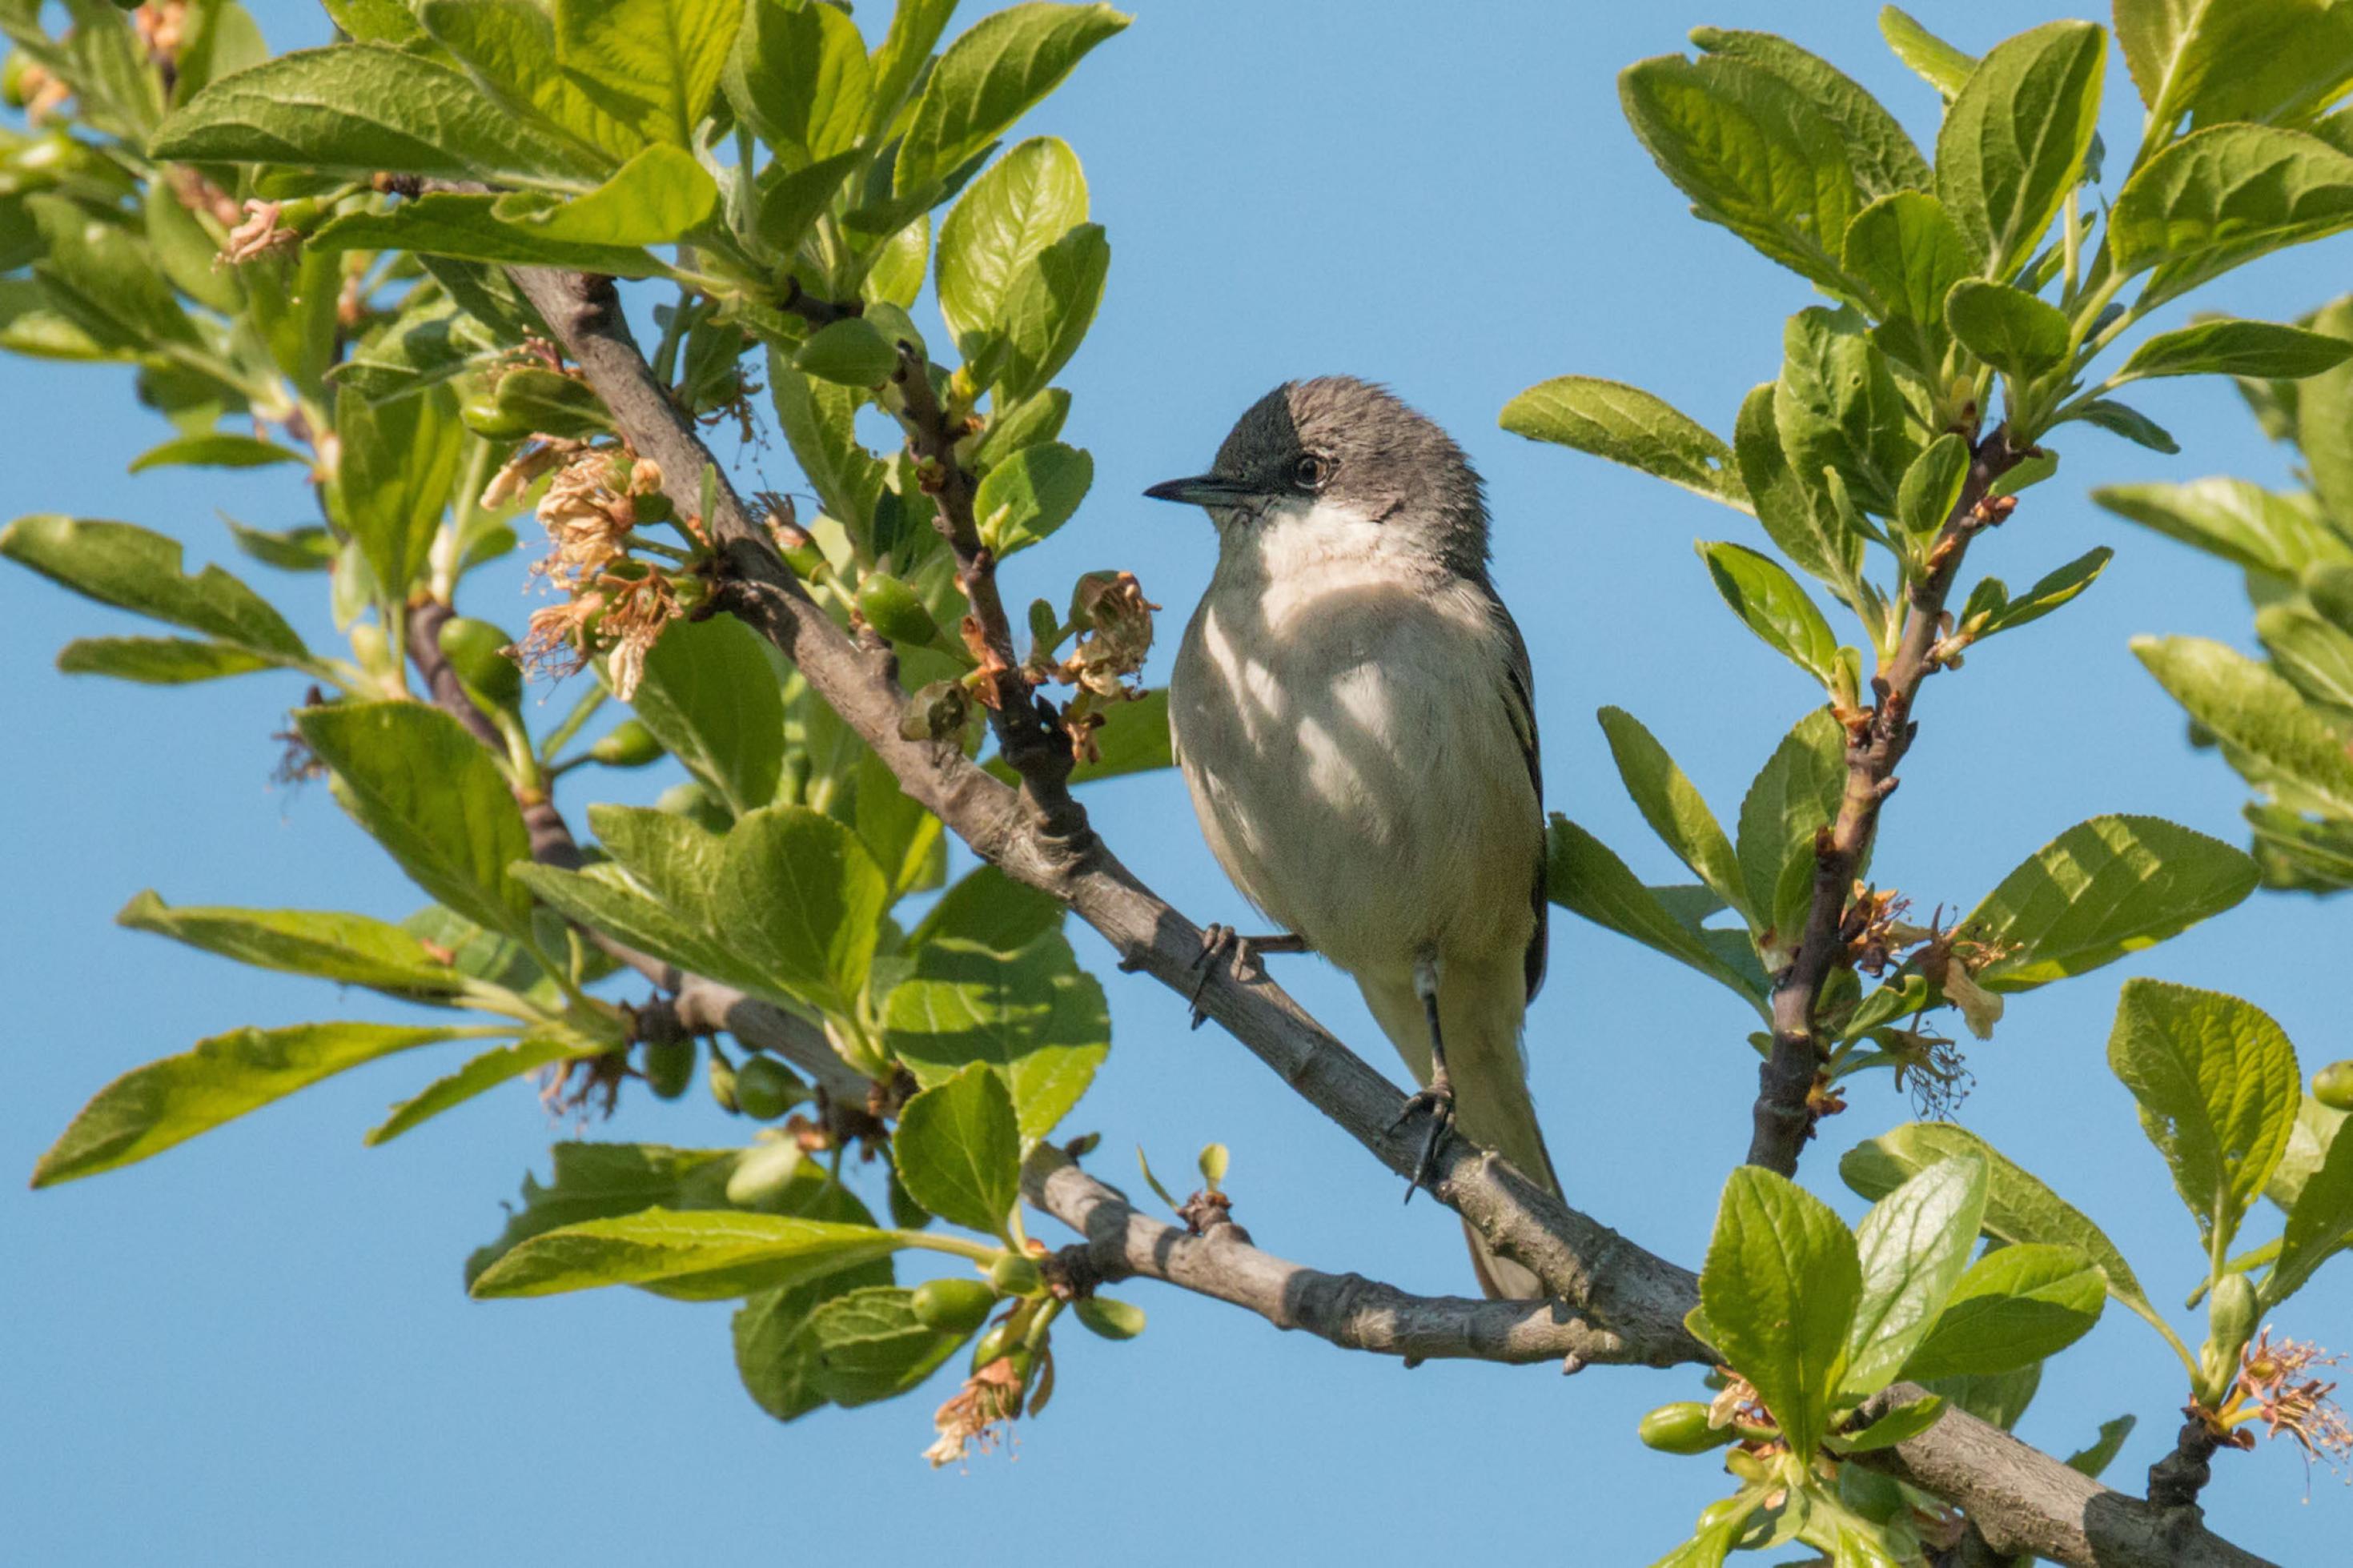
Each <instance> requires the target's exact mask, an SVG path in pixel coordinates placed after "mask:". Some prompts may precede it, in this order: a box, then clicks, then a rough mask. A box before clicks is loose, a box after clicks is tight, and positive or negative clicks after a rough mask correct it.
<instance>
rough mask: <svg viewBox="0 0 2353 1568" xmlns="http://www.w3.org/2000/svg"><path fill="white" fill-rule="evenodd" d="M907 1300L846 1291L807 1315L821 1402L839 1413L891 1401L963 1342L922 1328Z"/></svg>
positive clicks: (901, 1293) (900, 1293) (886, 1290)
mask: <svg viewBox="0 0 2353 1568" xmlns="http://www.w3.org/2000/svg"><path fill="white" fill-rule="evenodd" d="M913 1295H914V1292H913V1291H911V1290H902V1289H898V1288H896V1287H893V1286H884V1287H871V1288H869V1289H863V1290H852V1291H849V1292H848V1293H847V1294H845V1295H840V1296H837V1297H835V1298H834V1299H833V1300H830V1301H828V1302H826V1303H825V1305H823V1306H821V1307H819V1308H818V1310H816V1312H815V1313H814V1314H812V1315H811V1317H810V1319H809V1333H810V1336H811V1337H812V1338H814V1339H815V1340H816V1342H817V1369H816V1384H817V1386H818V1390H819V1391H821V1392H822V1393H823V1394H824V1395H825V1397H827V1398H828V1399H830V1400H832V1401H833V1402H834V1403H835V1404H836V1405H842V1406H844V1407H849V1406H852V1405H869V1404H871V1403H873V1402H874V1401H876V1400H878V1399H891V1398H894V1397H896V1396H897V1395H899V1394H904V1393H906V1392H907V1391H908V1390H910V1389H912V1388H913V1387H915V1386H916V1385H917V1384H920V1383H922V1382H923V1380H924V1379H925V1378H927V1377H929V1376H931V1375H932V1373H934V1372H935V1371H937V1370H938V1368H939V1364H940V1363H942V1362H944V1361H945V1360H947V1358H948V1352H951V1351H953V1350H955V1348H956V1346H957V1345H958V1344H960V1343H962V1342H963V1339H962V1336H960V1335H957V1334H950V1333H943V1332H942V1331H939V1330H937V1329H934V1328H927V1327H925V1326H924V1324H923V1321H921V1320H920V1319H918V1318H917V1317H916V1316H915V1311H914V1308H913V1305H912V1301H913Z"/></svg>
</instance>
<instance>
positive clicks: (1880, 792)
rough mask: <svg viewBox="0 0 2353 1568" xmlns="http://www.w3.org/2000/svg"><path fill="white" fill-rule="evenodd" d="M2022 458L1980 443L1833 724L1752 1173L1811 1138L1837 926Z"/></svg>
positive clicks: (1843, 936)
mask: <svg viewBox="0 0 2353 1568" xmlns="http://www.w3.org/2000/svg"><path fill="white" fill-rule="evenodd" d="M2026 456H2028V454H2027V453H2026V452H2024V451H2021V450H2019V449H2018V448H2015V447H2011V446H2010V437H2009V432H2008V430H2007V429H2006V428H1997V429H1995V430H1994V432H1993V433H1992V434H1991V435H1989V436H1988V437H1986V438H1985V439H1984V440H1982V441H1980V442H1978V445H1977V449H1976V450H1975V451H1974V452H1973V453H1972V454H1971V456H1970V461H1969V469H1968V476H1967V478H1966V479H1964V480H1963V482H1962V486H1961V495H1960V500H1957V502H1955V503H1954V506H1953V510H1952V513H1951V515H1950V516H1949V517H1947V519H1946V520H1945V525H1944V527H1943V528H1941V529H1939V530H1938V531H1937V533H1936V540H1935V541H1934V542H1932V543H1931V544H1930V545H1929V547H1928V556H1927V564H1926V571H1925V572H1923V573H1922V574H1921V575H1920V576H1919V577H1918V578H1917V579H1916V580H1915V582H1914V583H1913V584H1912V588H1911V595H1910V598H1909V602H1908V603H1907V604H1906V605H1905V615H1904V626H1903V629H1902V632H1901V634H1900V635H1899V637H1898V639H1897V643H1896V647H1895V653H1894V657H1893V658H1890V659H1889V660H1888V661H1887V662H1886V664H1885V665H1884V666H1883V667H1882V668H1881V669H1880V670H1879V673H1878V674H1877V675H1875V676H1873V678H1872V682H1871V689H1872V693H1873V697H1874V698H1875V699H1876V701H1875V702H1874V703H1873V706H1872V707H1871V709H1870V710H1868V711H1867V712H1864V713H1862V714H1859V715H1855V716H1852V718H1849V717H1848V716H1846V715H1841V718H1846V719H1847V747H1846V788H1845V792H1844V794H1843V795H1841V797H1840V800H1839V808H1838V816H1836V817H1835V818H1834V819H1833V820H1832V821H1831V823H1830V825H1829V826H1826V827H1824V828H1823V829H1822V830H1821V832H1820V835H1819V836H1818V837H1816V839H1815V841H1814V858H1815V863H1814V893H1813V901H1812V903H1811V904H1810V906H1809V907H1808V909H1807V911H1806V924H1805V931H1804V933H1803V935H1802V936H1801V937H1800V938H1799V942H1798V947H1797V954H1796V956H1795V957H1794V958H1792V959H1791V960H1790V961H1789V966H1788V968H1787V969H1785V970H1783V971H1782V972H1781V973H1779V974H1778V975H1777V976H1775V978H1774V982H1773V1000H1772V1007H1773V1049H1772V1052H1771V1054H1770V1055H1769V1056H1767V1058H1766V1060H1765V1063H1764V1065H1763V1066H1762V1067H1760V1068H1757V1104H1756V1107H1755V1110H1754V1111H1753V1112H1752V1120H1753V1121H1754V1124H1755V1125H1754V1127H1753V1129H1752V1131H1751V1132H1750V1135H1749V1142H1748V1163H1750V1164H1752V1165H1763V1166H1765V1167H1766V1168H1767V1169H1768V1170H1773V1171H1778V1172H1779V1173H1781V1174H1783V1175H1785V1176H1793V1175H1795V1174H1797V1172H1798V1154H1799V1151H1800V1150H1802V1149H1803V1148H1804V1147H1805V1144H1806V1141H1807V1140H1808V1139H1810V1138H1811V1137H1812V1136H1813V1135H1814V1121H1815V1118H1816V1111H1815V1109H1814V1105H1815V1100H1814V1093H1815V1089H1816V1087H1817V1082H1818V1079H1819V1078H1820V1072H1821V1067H1822V1062H1823V1059H1824V1052H1823V1050H1822V1047H1821V1042H1820V1040H1819V1039H1818V1038H1817V1037H1816V1036H1815V1032H1814V1029H1815V1023H1814V1009H1815V1008H1816V1007H1817V1006H1818V1005H1820V1002H1821V995H1822V987H1823V985H1824V984H1827V983H1828V982H1829V980H1830V977H1831V974H1832V973H1834V972H1835V971H1837V970H1838V969H1840V968H1842V967H1844V966H1845V965H1846V964H1848V963H1852V952H1853V948H1852V943H1853V937H1854V933H1853V932H1852V931H1849V930H1848V929H1847V927H1848V924H1849V920H1850V913H1849V911H1850V904H1851V900H1852V897H1853V891H1854V881H1855V875H1856V873H1857V872H1858V871H1859V870H1860V869H1861V868H1862V862H1863V856H1864V855H1865V853H1866V852H1867V851H1868V850H1869V849H1870V847H1871V836H1872V834H1873V831H1874V830H1875V829H1876V828H1877V826H1878V825H1879V808H1880V805H1881V804H1882V803H1883V802H1884V801H1885V800H1886V799H1887V797H1888V796H1889V795H1891V794H1893V793H1894V789H1895V784H1896V776H1895V769H1896V767H1897V765H1898V764H1900V763H1902V762H1903V761H1904V753H1905V752H1906V751H1908V750H1910V749H1911V745H1912V738H1913V736H1914V735H1915V734H1916V733H1917V732H1918V730H1919V726H1918V725H1917V724H1916V723H1915V722H1914V721H1913V719H1912V710H1913V705H1914V702H1915V700H1916V699H1917V697H1918V695H1919V691H1920V684H1921V682H1923V681H1925V680H1926V679H1928V677H1929V676H1931V675H1934V674H1935V673H1936V670H1937V668H1938V664H1937V660H1936V657H1935V653H1934V650H1935V648H1936V641H1937V639H1938V637H1941V636H1942V635H1943V626H1942V622H1943V619H1944V615H1945V601H1946V599H1947V597H1948V596H1949V595H1951V593H1952V590H1953V580H1954V578H1955V577H1956V576H1957V575H1958V574H1959V573H1960V569H1961V558H1962V556H1963V555H1965V554H1966V553H1968V547H1969V541H1970V540H1971V539H1973V538H1975V537H1976V536H1977V534H1978V531H1980V530H1981V529H1984V528H1985V527H1987V526H1989V524H1991V523H1993V522H1995V521H2000V512H1999V511H1997V510H1994V508H1993V507H1992V506H1991V505H1990V504H1989V499H1988V498H1989V496H1990V495H1991V493H1992V488H1993V482H1994V481H1995V480H1996V479H2000V477H2001V476H2002V475H2003V474H2005V473H2008V472H2009V471H2010V469H2011V468H2015V467H2017V466H2018V463H2019V462H2020V460H2021V459H2022V458H2025V457H2026Z"/></svg>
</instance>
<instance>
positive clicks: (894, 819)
mask: <svg viewBox="0 0 2353 1568" xmlns="http://www.w3.org/2000/svg"><path fill="white" fill-rule="evenodd" d="M850 815H851V817H852V819H853V825H854V826H856V827H857V829H858V837H859V840H860V842H861V843H863V844H864V845H865V846H866V850H867V853H869V854H870V855H872V856H873V857H874V863H875V864H876V865H877V866H880V867H881V868H882V878H883V880H884V881H886V882H887V883H889V884H890V888H891V894H892V897H893V898H894V899H895V898H898V897H900V896H902V895H903V894H906V893H911V892H913V891H915V890H916V889H921V888H936V887H938V886H939V885H940V883H941V882H943V881H944V880H945V879H946V877H947V852H946V849H945V848H944V846H943V844H942V841H941V824H940V819H939V818H938V817H936V816H933V815H932V814H931V813H930V812H929V811H926V810H925V809H923V803H922V802H920V801H918V800H916V799H915V798H914V797H913V795H909V794H908V793H907V792H906V791H905V790H904V789H902V788H901V787H900V784H899V780H898V778H897V776H896V775H895V774H893V773H892V772H891V768H890V764H888V763H885V762H883V761H882V759H881V758H880V757H878V756H876V755H875V754H874V753H873V752H867V753H866V754H865V755H864V756H862V757H860V758H859V759H858V795H857V798H856V799H855V800H854V801H853V802H852V803H851V811H850Z"/></svg>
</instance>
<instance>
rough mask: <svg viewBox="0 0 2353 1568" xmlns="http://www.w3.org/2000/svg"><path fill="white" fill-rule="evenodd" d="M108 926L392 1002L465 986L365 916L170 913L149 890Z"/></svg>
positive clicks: (188, 908)
mask: <svg viewBox="0 0 2353 1568" xmlns="http://www.w3.org/2000/svg"><path fill="white" fill-rule="evenodd" d="M114 923H115V924H117V925H119V926H125V927H128V928H129V929H131V930H132V931H153V932H154V933H155V934H156V935H157V936H167V937H170V938H171V939H172V940H173V941H174V942H185V943H187V944H188V945H189V946H190V947H195V948H201V949H203V950H204V951H205V952H216V953H218V954H220V955H221V956H222V957H224V958H233V959H235V960H237V962H238V963H250V964H252V965H254V966H255V967H257V968H260V969H275V970H280V971H282V972H284V973H289V974H311V975H316V976H317V977H318V978H320V979H322V980H332V981H335V982H337V983H338V984H348V985H364V986H367V987H368V988H370V989H371V990H375V991H383V992H387V993H389V994H393V995H396V996H406V997H416V998H429V997H437V996H448V995H454V994H457V993H458V992H460V991H462V990H464V989H465V988H466V984H467V977H466V975H465V974H464V973H461V972H459V971H458V970H456V969H452V968H451V967H450V966H449V965H448V963H444V962H442V961H441V960H439V959H438V958H436V957H435V956H434V955H433V953H432V952H431V951H430V950H429V949H427V946H426V945H425V943H424V942H420V941H418V940H417V937H416V936H415V935H414V934H412V933H411V932H408V931H403V930H402V929H401V928H400V927H398V926H396V925H387V924H385V922H384V921H378V920H370V919H369V918H368V917H367V916H365V915H347V914H327V913H316V912H313V911H311V910H232V909H213V908H201V907H198V906H195V905H183V906H182V907H180V908H178V909H173V908H171V907H170V906H168V905H166V904H165V903H164V900H162V899H160V898H157V897H156V896H155V894H154V893H153V891H152V890H148V891H142V892H141V893H139V894H137V895H135V896H134V897H133V898H132V900H131V901H130V902H129V903H127V904H125V905H123V906H122V909H121V911H120V912H119V913H117V914H116V915H115V917H114Z"/></svg>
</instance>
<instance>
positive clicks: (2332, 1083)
mask: <svg viewBox="0 0 2353 1568" xmlns="http://www.w3.org/2000/svg"><path fill="white" fill-rule="evenodd" d="M2312 1098H2313V1099H2315V1100H2318V1101H2320V1103H2321V1104H2323V1105H2325V1106H2327V1107H2328V1108H2329V1109H2330V1110H2353V1060H2347V1061H2341V1062H2330V1063H2329V1064H2328V1065H2327V1067H2325V1068H2321V1069H2320V1070H2319V1071H2318V1072H2316V1073H2314V1074H2313V1075H2312Z"/></svg>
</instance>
